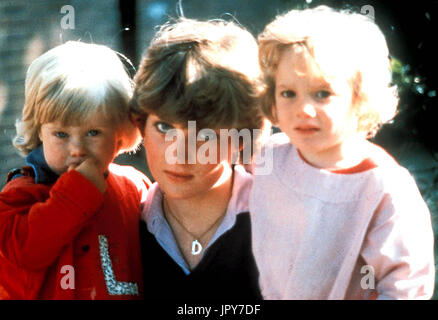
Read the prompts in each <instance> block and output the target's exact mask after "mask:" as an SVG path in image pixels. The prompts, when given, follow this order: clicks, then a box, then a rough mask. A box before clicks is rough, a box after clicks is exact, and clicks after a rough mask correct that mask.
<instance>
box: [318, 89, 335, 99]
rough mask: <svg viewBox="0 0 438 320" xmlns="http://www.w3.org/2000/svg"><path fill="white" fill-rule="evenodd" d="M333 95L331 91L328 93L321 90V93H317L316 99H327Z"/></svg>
mask: <svg viewBox="0 0 438 320" xmlns="http://www.w3.org/2000/svg"><path fill="white" fill-rule="evenodd" d="M331 95H332V93H331V92H330V91H327V90H321V91H318V92H316V93H315V97H316V98H317V99H327V98H328V97H330V96H331Z"/></svg>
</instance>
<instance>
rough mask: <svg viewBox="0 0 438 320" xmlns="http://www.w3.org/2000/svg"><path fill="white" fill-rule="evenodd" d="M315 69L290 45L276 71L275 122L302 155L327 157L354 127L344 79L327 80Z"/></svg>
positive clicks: (349, 89) (349, 135)
mask: <svg viewBox="0 0 438 320" xmlns="http://www.w3.org/2000/svg"><path fill="white" fill-rule="evenodd" d="M316 68H317V66H316V65H314V64H313V63H308V62H306V60H305V58H304V57H303V55H302V54H300V53H296V52H294V51H293V49H292V48H289V49H287V50H285V51H284V52H283V54H282V56H281V58H280V61H279V64H278V68H277V72H276V74H275V108H276V112H277V119H278V125H279V126H280V129H281V130H282V131H283V132H285V133H286V134H287V136H288V137H289V139H290V141H291V143H292V144H294V145H295V146H296V147H297V148H298V149H299V150H300V152H301V153H302V155H303V156H304V157H305V158H306V155H311V156H310V158H314V157H315V156H316V155H318V156H319V157H324V156H330V154H332V153H333V152H334V151H336V149H338V148H341V146H342V143H343V142H344V141H346V140H347V139H348V138H349V137H351V136H353V135H355V134H356V128H357V119H356V117H355V116H354V115H353V108H352V90H351V88H350V85H349V84H348V82H347V81H346V79H342V78H341V79H339V78H333V79H330V81H329V82H328V81H327V80H325V79H324V78H323V77H321V76H320V75H318V71H317V69H316Z"/></svg>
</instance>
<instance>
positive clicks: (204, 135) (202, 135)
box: [198, 131, 217, 141]
mask: <svg viewBox="0 0 438 320" xmlns="http://www.w3.org/2000/svg"><path fill="white" fill-rule="evenodd" d="M216 139H217V133H216V132H214V131H209V132H202V131H201V132H199V133H198V140H200V141H211V140H216Z"/></svg>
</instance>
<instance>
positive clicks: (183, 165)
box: [144, 114, 231, 199]
mask: <svg viewBox="0 0 438 320" xmlns="http://www.w3.org/2000/svg"><path fill="white" fill-rule="evenodd" d="M172 129H177V130H173V131H171V130H172ZM189 130H191V128H189V129H187V128H186V127H183V126H181V125H179V124H173V123H168V122H166V121H164V120H162V119H160V118H159V117H158V116H156V115H154V114H149V116H148V118H147V120H146V125H145V129H144V146H145V149H146V157H147V161H148V165H149V169H150V171H151V173H152V176H153V177H154V179H155V181H157V182H158V184H159V185H160V189H161V190H162V191H163V192H164V193H165V194H166V197H167V198H174V199H189V198H195V197H203V196H205V195H206V194H207V193H208V192H209V191H211V190H214V189H215V188H217V187H219V186H220V185H222V184H223V183H224V182H225V181H228V179H229V178H230V177H231V168H230V162H229V161H228V159H227V158H226V159H224V158H221V156H220V152H217V156H215V159H216V161H210V162H213V163H205V164H203V163H199V161H198V159H199V158H198V159H197V158H196V154H194V153H199V151H200V150H202V149H204V150H205V146H206V144H207V143H210V145H216V146H217V150H219V147H218V146H219V139H218V140H217V141H213V140H210V141H207V142H195V143H196V144H195V145H196V147H195V148H190V147H189V146H188V145H189V141H188V140H189V138H188V137H189ZM175 131H178V132H179V133H180V134H181V136H180V138H181V139H180V138H177V139H176V138H175V139H172V140H170V139H167V140H170V141H166V139H165V137H166V133H170V132H175ZM190 133H191V134H192V136H193V134H194V136H196V132H195V133H193V132H190ZM203 146H204V147H203ZM182 150H184V151H183V152H184V153H183V154H182V153H181V151H182ZM178 151H179V152H180V153H179V154H178V156H179V158H178V160H180V161H177V163H175V159H176V153H178ZM181 154H182V157H181ZM207 155H208V152H207ZM191 157H193V158H191ZM198 157H199V155H198ZM190 159H192V161H189V160H190ZM193 159H195V161H193ZM210 159H211V158H210ZM221 159H223V160H222V161H221ZM201 162H202V161H201Z"/></svg>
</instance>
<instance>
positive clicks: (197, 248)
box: [192, 239, 202, 256]
mask: <svg viewBox="0 0 438 320" xmlns="http://www.w3.org/2000/svg"><path fill="white" fill-rule="evenodd" d="M201 251H202V245H201V243H200V242H199V241H198V240H196V239H195V240H193V241H192V255H194V256H196V255H198V254H200V253H201Z"/></svg>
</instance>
